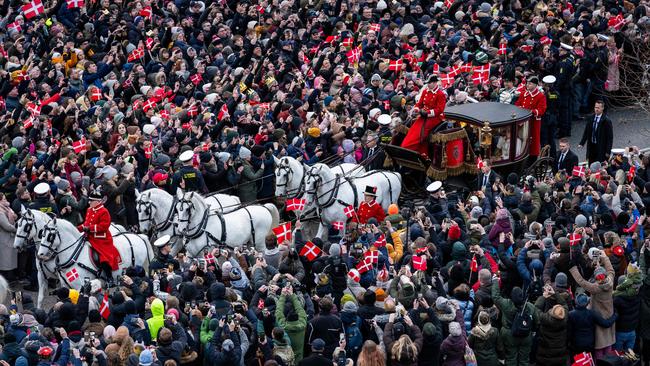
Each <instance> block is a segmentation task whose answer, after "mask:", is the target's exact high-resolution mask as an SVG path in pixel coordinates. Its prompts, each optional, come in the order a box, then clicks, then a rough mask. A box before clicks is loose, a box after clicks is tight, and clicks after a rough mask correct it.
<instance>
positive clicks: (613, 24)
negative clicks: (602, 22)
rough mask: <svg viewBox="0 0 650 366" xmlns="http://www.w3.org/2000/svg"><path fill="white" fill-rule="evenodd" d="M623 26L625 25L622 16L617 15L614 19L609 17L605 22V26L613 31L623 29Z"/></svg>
mask: <svg viewBox="0 0 650 366" xmlns="http://www.w3.org/2000/svg"><path fill="white" fill-rule="evenodd" d="M624 25H625V18H623V14H618V15H617V16H615V17H611V18H609V20H608V21H607V26H608V27H610V28H613V29H614V30H621V28H623V26H624Z"/></svg>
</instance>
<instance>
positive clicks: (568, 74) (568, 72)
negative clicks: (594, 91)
mask: <svg viewBox="0 0 650 366" xmlns="http://www.w3.org/2000/svg"><path fill="white" fill-rule="evenodd" d="M559 58H560V61H559V62H558V64H557V73H556V75H557V80H556V82H555V88H556V89H557V92H558V93H559V94H560V95H561V96H562V98H560V99H559V100H557V104H558V106H557V108H558V114H557V128H558V133H559V135H558V136H552V137H553V138H556V137H569V136H571V121H572V120H571V96H572V95H573V80H572V79H573V77H574V76H575V72H576V68H575V59H574V58H573V47H571V46H570V45H568V44H566V43H560V50H559ZM548 102H549V100H548V95H547V97H546V103H547V104H548ZM547 108H548V105H547ZM546 113H547V114H548V111H547V112H546ZM542 129H544V127H543V128H542ZM542 145H544V142H543V141H542Z"/></svg>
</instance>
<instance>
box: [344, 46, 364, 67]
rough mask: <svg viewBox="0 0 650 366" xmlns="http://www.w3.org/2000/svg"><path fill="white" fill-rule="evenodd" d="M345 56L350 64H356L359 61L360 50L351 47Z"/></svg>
mask: <svg viewBox="0 0 650 366" xmlns="http://www.w3.org/2000/svg"><path fill="white" fill-rule="evenodd" d="M345 56H347V58H348V62H349V63H351V64H356V63H358V62H359V59H360V58H361V50H360V49H359V48H353V49H351V50H349V51H348V52H347V53H346V54H345Z"/></svg>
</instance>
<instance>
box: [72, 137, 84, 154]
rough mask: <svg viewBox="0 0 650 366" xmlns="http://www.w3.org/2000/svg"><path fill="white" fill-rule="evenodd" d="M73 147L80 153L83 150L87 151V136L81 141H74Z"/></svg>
mask: <svg viewBox="0 0 650 366" xmlns="http://www.w3.org/2000/svg"><path fill="white" fill-rule="evenodd" d="M72 149H73V150H74V152H75V153H77V154H79V153H80V152H82V151H86V138H82V139H81V140H79V141H75V142H73V143H72Z"/></svg>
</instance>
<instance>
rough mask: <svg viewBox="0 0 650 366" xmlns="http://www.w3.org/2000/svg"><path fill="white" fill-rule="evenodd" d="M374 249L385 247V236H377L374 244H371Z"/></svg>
mask: <svg viewBox="0 0 650 366" xmlns="http://www.w3.org/2000/svg"><path fill="white" fill-rule="evenodd" d="M372 245H374V246H375V247H376V248H381V247H385V246H386V236H385V235H384V234H381V235H379V238H377V240H375V242H374V243H373V244H372Z"/></svg>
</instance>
